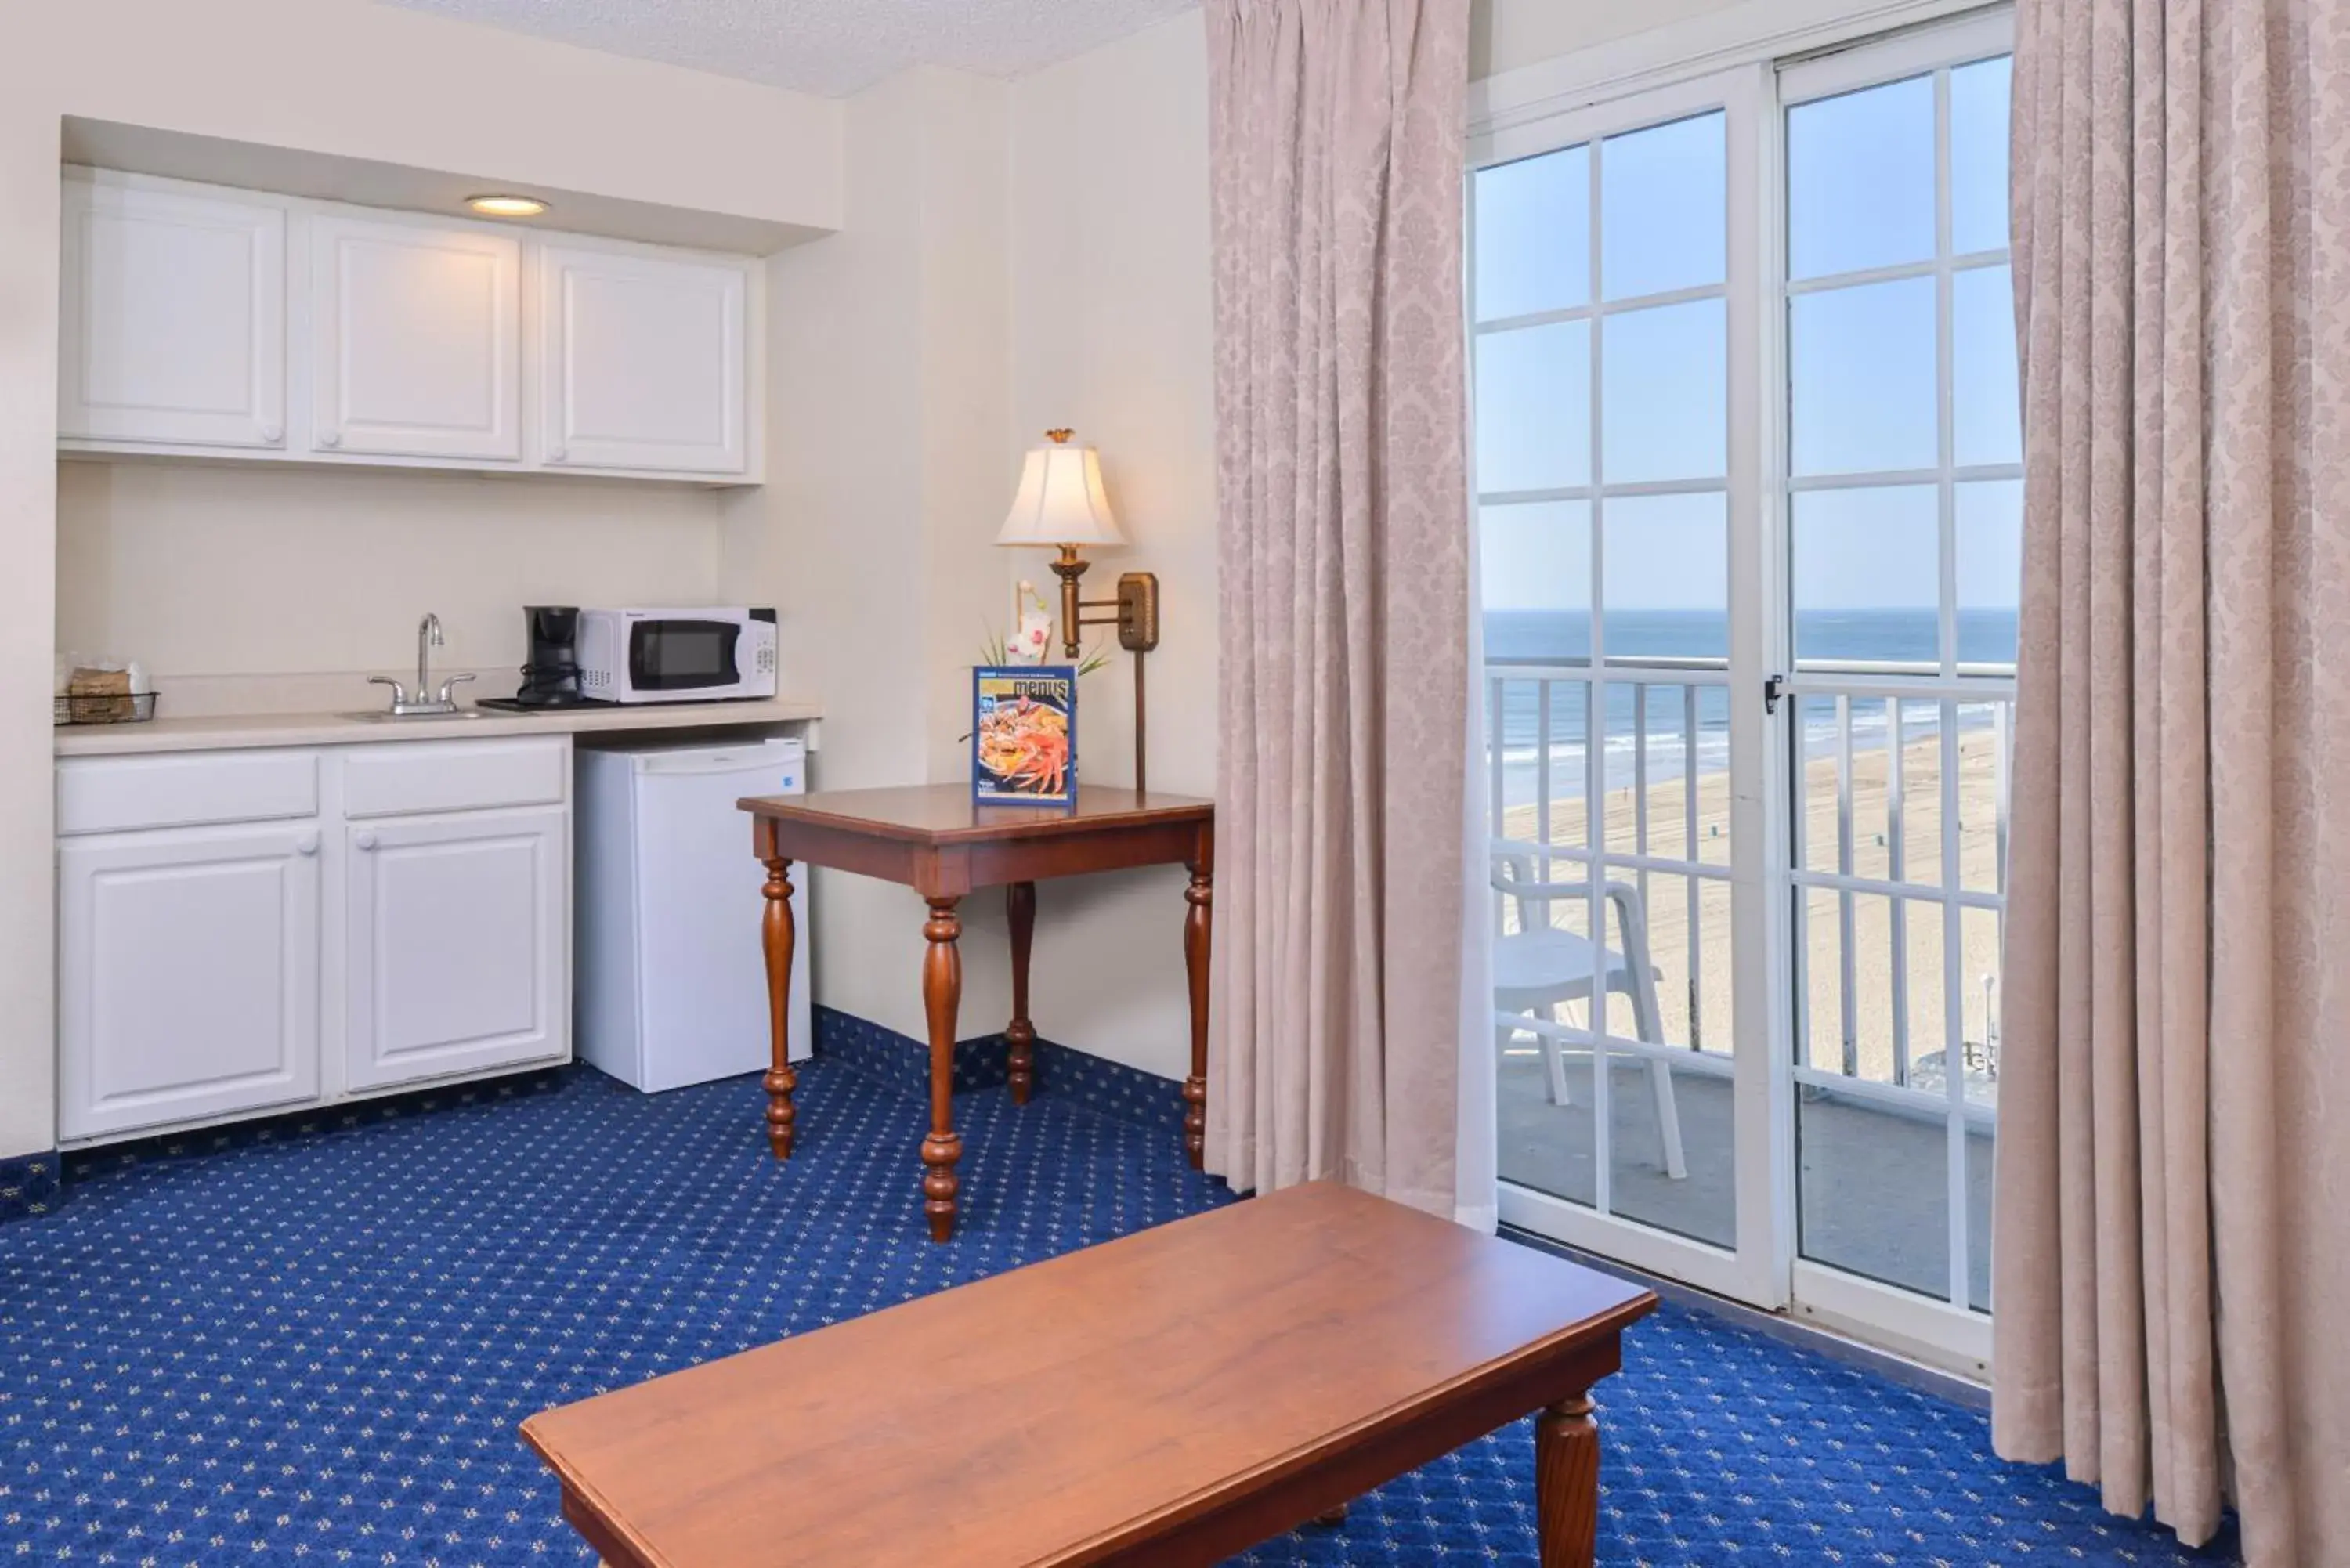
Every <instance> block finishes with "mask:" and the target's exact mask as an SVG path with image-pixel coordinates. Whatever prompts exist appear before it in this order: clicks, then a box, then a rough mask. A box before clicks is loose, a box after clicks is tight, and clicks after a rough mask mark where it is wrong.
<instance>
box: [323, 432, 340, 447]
mask: <svg viewBox="0 0 2350 1568" xmlns="http://www.w3.org/2000/svg"><path fill="white" fill-rule="evenodd" d="M318 444H319V445H320V446H323V447H338V446H340V445H342V444H343V432H342V431H319V432H318Z"/></svg>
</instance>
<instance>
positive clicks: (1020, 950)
mask: <svg viewBox="0 0 2350 1568" xmlns="http://www.w3.org/2000/svg"><path fill="white" fill-rule="evenodd" d="M1003 912H1004V915H1005V918H1006V919H1007V922H1008V923H1009V924H1010V926H1011V928H1012V1022H1011V1023H1007V1024H1005V1025H1004V1028H1003V1043H1004V1044H1005V1045H1007V1046H1008V1047H1010V1050H1009V1052H1008V1060H1007V1061H1006V1063H1005V1067H1006V1071H1007V1075H1008V1081H1009V1082H1010V1084H1011V1085H1012V1103H1013V1104H1014V1105H1015V1106H1024V1105H1026V1104H1027V1103H1028V1096H1029V1095H1030V1094H1031V1093H1033V1092H1034V1091H1035V1087H1036V1026H1035V1024H1034V1023H1030V1022H1029V1021H1028V950H1029V949H1030V947H1031V946H1032V945H1033V944H1034V942H1035V936H1036V884H1035V883H1034V882H1014V883H1013V884H1012V885H1011V886H1010V887H1008V888H1004V889H1003Z"/></svg>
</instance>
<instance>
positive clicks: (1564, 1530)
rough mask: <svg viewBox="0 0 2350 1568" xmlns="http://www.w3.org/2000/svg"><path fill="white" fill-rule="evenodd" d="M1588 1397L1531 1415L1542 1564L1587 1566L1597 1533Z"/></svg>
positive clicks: (1593, 1430) (1595, 1448)
mask: <svg viewBox="0 0 2350 1568" xmlns="http://www.w3.org/2000/svg"><path fill="white" fill-rule="evenodd" d="M1591 1412H1592V1405H1591V1397H1590V1396H1589V1395H1588V1394H1577V1395H1575V1396H1574V1397H1571V1398H1566V1399H1562V1400H1560V1401H1559V1402H1558V1403H1557V1404H1555V1405H1553V1406H1552V1407H1550V1408H1549V1409H1547V1410H1544V1412H1543V1413H1542V1414H1541V1415H1539V1416H1536V1417H1534V1517H1535V1521H1536V1524H1537V1527H1538V1528H1539V1530H1540V1532H1541V1544H1542V1568H1591V1562H1592V1557H1593V1555H1594V1553H1595V1552H1596V1551H1597V1550H1598V1539H1599V1424H1598V1423H1597V1422H1596V1421H1595V1420H1593V1419H1592V1415H1591Z"/></svg>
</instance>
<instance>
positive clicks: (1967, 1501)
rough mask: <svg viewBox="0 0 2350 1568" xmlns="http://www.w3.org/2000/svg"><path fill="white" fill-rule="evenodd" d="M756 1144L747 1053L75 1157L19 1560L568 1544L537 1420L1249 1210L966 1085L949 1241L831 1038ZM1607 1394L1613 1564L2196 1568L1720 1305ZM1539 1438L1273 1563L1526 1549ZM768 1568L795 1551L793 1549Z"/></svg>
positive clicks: (1099, 1133) (452, 1552)
mask: <svg viewBox="0 0 2350 1568" xmlns="http://www.w3.org/2000/svg"><path fill="white" fill-rule="evenodd" d="M803 1085H804V1088H803V1092H802V1096H801V1104H802V1106H803V1114H802V1116H801V1119H800V1127H802V1129H803V1136H804V1142H803V1145H802V1148H801V1152H800V1154H799V1156H798V1158H795V1159H794V1160H793V1161H792V1163H791V1164H790V1165H788V1166H781V1167H779V1166H776V1165H775V1164H773V1163H772V1162H771V1161H769V1160H768V1158H766V1155H765V1151H764V1143H763V1142H762V1140H761V1139H760V1137H758V1133H757V1127H758V1121H757V1117H758V1107H759V1105H760V1096H759V1093H758V1089H757V1086H756V1084H755V1082H754V1080H751V1079H737V1080H733V1081H731V1082H728V1083H724V1084H718V1085H709V1086H707V1087H705V1088H701V1089H693V1090H687V1091H683V1092H681V1093H677V1094H671V1095H665V1096H660V1097H659V1098H654V1099H647V1098H644V1097H641V1096H638V1095H636V1094H634V1093H633V1092H631V1091H629V1090H627V1089H624V1088H622V1087H620V1086H619V1085H615V1084H613V1083H611V1082H610V1081H609V1080H607V1079H605V1078H602V1077H600V1076H598V1075H595V1074H594V1073H592V1072H587V1071H585V1070H576V1071H571V1072H567V1073H566V1074H564V1075H561V1076H560V1077H559V1078H557V1079H556V1082H555V1084H554V1085H553V1086H552V1087H551V1089H550V1090H549V1091H548V1092H546V1093H541V1094H531V1095H519V1096H512V1097H509V1098H504V1099H498V1098H495V1097H491V1098H488V1099H485V1100H484V1101H481V1102H478V1103H474V1104H471V1105H463V1104H460V1105H450V1106H442V1107H441V1108H437V1109H432V1110H427V1111H421V1112H415V1113H411V1114H405V1115H402V1116H399V1117H397V1118H395V1119H390V1120H381V1121H376V1122H373V1123H371V1124H369V1125H363V1126H359V1127H352V1128H349V1129H347V1130H338V1131H332V1132H327V1133H322V1134H317V1135H315V1136H308V1137H301V1136H296V1137H275V1138H273V1139H271V1140H270V1141H266V1142H262V1143H257V1144H253V1145H251V1146H249V1147H236V1148H231V1149H229V1150H227V1151H225V1152H219V1153H209V1154H203V1155H199V1156H194V1157H191V1158H178V1159H161V1160H155V1159H151V1160H146V1161H143V1162H138V1163H127V1162H112V1163H113V1165H114V1167H115V1168H110V1169H109V1168H100V1169H99V1170H98V1171H97V1172H96V1173H91V1172H88V1171H87V1170H85V1171H84V1172H83V1173H81V1175H80V1177H79V1180H78V1188H77V1190H76V1191H75V1192H74V1194H73V1196H72V1199H71V1200H70V1201H69V1202H68V1204H66V1206H65V1207H64V1209H63V1210H62V1211H60V1212H59V1213H57V1215H55V1216H53V1217H50V1218H47V1219H43V1220H28V1221H24V1222H21V1223H17V1224H14V1225H10V1226H6V1227H0V1560H5V1561H7V1562H24V1563H76V1564H78V1563H124V1564H158V1565H176V1564H184V1563H208V1564H209V1563H271V1564H275V1563H289V1564H290V1563H369V1564H407V1563H419V1564H448V1565H454V1564H469V1563H579V1562H584V1561H587V1560H588V1553H587V1552H586V1551H585V1550H584V1548H583V1547H582V1546H581V1545H580V1543H579V1542H578V1541H577V1538H576V1537H574V1536H573V1535H572V1534H571V1533H570V1532H569V1531H568V1530H567V1528H566V1526H565V1525H564V1524H563V1522H562V1521H561V1520H560V1518H559V1517H558V1516H557V1514H556V1492H555V1489H554V1487H553V1486H552V1485H550V1484H549V1483H548V1480H547V1479H546V1476H545V1474H544V1472H543V1471H542V1470H541V1469H540V1468H539V1466H538V1464H537V1462H536V1460H535V1459H533V1458H532V1457H531V1456H530V1455H529V1454H528V1453H527V1452H526V1451H525V1449H523V1447H522V1445H521V1443H520V1442H519V1441H518V1440H517V1439H516V1438H515V1424H516V1423H517V1422H518V1421H520V1420H521V1419H522V1418H523V1417H525V1416H526V1415H528V1414H530V1413H531V1412H532V1411H534V1410H536V1409H539V1408H540V1407H544V1406H547V1405H551V1404H556V1403H559V1402H562V1401H565V1400H569V1399H575V1398H578V1397H583V1396H586V1395H587V1394H590V1393H594V1392H596V1391H598V1390H599V1389H604V1388H608V1387H611V1386H617V1385H621V1384H626V1383H630V1382H634V1381H636V1380H638V1379H640V1378H644V1377H649V1376H652V1375H654V1374H656V1373H659V1372H662V1371H666V1370H668V1369H670V1368H672V1367H676V1366H683V1365H686V1364H688V1363H691V1362H693V1361H697V1360H702V1359H706V1358H708V1357H712V1356H717V1355H726V1354H728V1353H730V1352H733V1351H736V1350H741V1349H743V1348H745V1347H747V1346H750V1345H757V1344H761V1343H763V1342H764V1341H768V1340H772V1339H775V1338H776V1337H779V1336H781V1335H783V1334H791V1333H795V1332H800V1331H804V1330H806V1329H810V1328H814V1327H816V1326H817V1325H819V1324H827V1323H832V1322H836V1321H837V1320H839V1319H841V1318H845V1317H849V1316H853V1315H855V1314H859V1313H864V1312H869V1311H872V1310H873V1309H874V1308H876V1307H880V1306H884V1305H887V1304H889V1303H893V1302H898V1301H903V1300H905V1299H907V1298H908V1297H910V1296H914V1295H917V1294H920V1293H923V1292H927V1291H933V1290H939V1289H941V1288H943V1287H945V1286H948V1285H952V1284H957V1283H960V1282H963V1281H965V1280H969V1279H972V1278H975V1277H977V1276H979V1275H983V1274H986V1273H990V1272H994V1271H996V1270H1000V1269H1004V1268H1009V1267H1011V1266H1013V1265H1014V1264H1016V1263H1022V1262H1029V1261H1031V1260H1034V1259H1037V1258H1043V1257H1046V1256H1049V1255H1051V1254H1053V1253H1055V1252H1060V1251H1066V1250H1068V1249H1070V1248H1073V1247H1079V1246H1083V1245H1086V1244H1087V1243H1090V1242H1094V1241H1102V1240H1105V1239H1107V1238H1109V1237H1112V1236H1116V1235H1119V1234H1121V1233H1123V1232H1126V1231H1132V1230H1135V1229H1137V1228H1138V1227H1141V1226H1146V1225H1151V1224H1156V1223H1158V1222H1159V1221H1161V1220H1170V1219H1173V1218H1175V1217H1177V1216H1179V1215H1181V1214H1185V1213H1189V1212H1191V1211H1193V1210H1199V1209H1202V1208H1206V1207H1209V1206H1211V1205H1213V1204H1216V1203H1219V1202H1223V1201H1228V1200H1229V1196H1228V1195H1227V1194H1225V1193H1224V1192H1223V1189H1222V1188H1221V1186H1219V1185H1217V1184H1215V1183H1211V1182H1209V1181H1207V1180H1205V1179H1201V1178H1200V1177H1197V1176H1195V1175H1193V1174H1192V1173H1191V1171H1190V1170H1189V1169H1187V1168H1185V1166H1184V1165H1183V1163H1182V1160H1181V1158H1180V1151H1179V1140H1178V1139H1177V1138H1176V1137H1174V1136H1172V1134H1171V1131H1170V1130H1166V1129H1161V1128H1157V1127H1142V1126H1139V1125H1135V1124H1132V1123H1129V1122H1126V1121H1121V1120H1118V1119H1116V1118H1114V1117H1111V1116H1103V1115H1099V1114H1097V1113H1096V1112H1095V1111H1092V1110H1089V1109H1087V1108H1085V1107H1084V1106H1080V1105H1078V1104H1076V1103H1075V1102H1072V1101H1069V1100H1066V1099H1063V1100H1055V1098H1053V1097H1051V1096H1050V1095H1049V1094H1048V1095H1046V1096H1044V1097H1041V1098H1040V1099H1039V1100H1038V1101H1037V1102H1036V1103H1035V1104H1034V1105H1032V1106H1029V1107H1027V1108H1026V1109H1025V1110H1016V1109H1015V1108H1014V1106H1012V1105H1011V1104H1010V1103H1009V1101H1008V1099H1007V1098H1006V1097H1005V1096H1004V1094H1003V1091H1002V1090H1001V1089H993V1090H984V1091H981V1092H978V1093H974V1094H972V1095H970V1096H963V1097H962V1110H961V1116H962V1121H963V1125H964V1127H965V1132H966V1137H967V1139H968V1143H967V1153H966V1155H965V1158H964V1162H963V1167H962V1168H963V1173H964V1177H965V1180H964V1184H963V1191H964V1196H965V1198H966V1199H967V1204H968V1207H967V1209H966V1217H965V1222H964V1226H963V1230H962V1233H961V1236H960V1237H959V1239H958V1240H957V1241H955V1242H954V1243H953V1244H952V1245H951V1246H949V1247H944V1248H938V1247H932V1246H931V1245H930V1244H929V1243H928V1242H927V1241H923V1240H922V1239H921V1236H920V1221H919V1215H918V1213H917V1212H916V1208H917V1206H916V1204H915V1203H914V1201H913V1198H914V1192H915V1188H914V1181H915V1176H916V1170H915V1162H914V1159H913V1143H914V1140H915V1137H916V1135H917V1128H918V1126H919V1122H920V1115H921V1113H920V1106H919V1102H917V1101H915V1100H913V1099H911V1098H910V1097H908V1096H906V1095H904V1094H903V1093H902V1092H901V1091H900V1090H899V1089H897V1088H894V1087H891V1086H888V1085H883V1084H880V1083H879V1082H877V1081H875V1080H874V1079H872V1078H868V1077H863V1076H859V1075H857V1074H856V1073H854V1072H850V1071H846V1070H844V1069H843V1068H842V1067H840V1066H839V1065H837V1064H832V1063H819V1064H816V1065H815V1066H813V1067H811V1068H810V1069H809V1070H808V1071H807V1072H806V1074H805V1075H803ZM1600 1395H1601V1398H1602V1402H1603V1403H1602V1421H1603V1429H1604V1430H1605V1432H1606V1434H1607V1440H1608V1444H1609V1447H1608V1449H1607V1469H1606V1472H1605V1487H1606V1491H1605V1507H1606V1517H1605V1519H1604V1521H1603V1523H1602V1525H1601V1533H1600V1558H1601V1561H1602V1562H1604V1563H1624V1564H1630V1563H1643V1564H1648V1563H1653V1564H1685V1563H1705V1564H1717V1563H1765V1562H1769V1563H1904V1564H1907V1563H1949V1564H1976V1563H1999V1564H2054V1563H2068V1564H2070V1563H2142V1564H2158V1563H2160V1564H2168V1563H2190V1562H2192V1563H2209V1562H2212V1561H2215V1560H2216V1559H2214V1558H2211V1557H2204V1556H2200V1555H2198V1554H2194V1553H2187V1552H2181V1551H2179V1549H2178V1547H2177V1545H2176V1544H2175V1543H2174V1542H2172V1541H2171V1539H2170V1538H2169V1536H2168V1534H2166V1533H2164V1532H2158V1531H2155V1530H2153V1529H2151V1528H2141V1527H2137V1526H2134V1525H2129V1524H2126V1523H2117V1522H2115V1521H2110V1520H2108V1519H2106V1517H2105V1516H2104V1515H2102V1514H2100V1513H2099V1512H2098V1511H2097V1509H2096V1504H2095V1497H2094V1496H2093V1495H2091V1494H2090V1493H2089V1492H2088V1491H2087V1490H2083V1489H2079V1488H2075V1487H2071V1486H2068V1485H2066V1484H2065V1483H2064V1481H2063V1480H2060V1479H2058V1478H2057V1477H2056V1476H2054V1474H2053V1473H2052V1472H2050V1471H2046V1470H2039V1469H2022V1468H2019V1467H2014V1466H2009V1465H2002V1464H2001V1463H2000V1462H1998V1461H1997V1460H1995V1459H1991V1457H1990V1454H1989V1449H1988V1438H1987V1433H1986V1428H1985V1423H1984V1421H1983V1420H1982V1419H1981V1417H1978V1416H1976V1415H1973V1414H1971V1413H1969V1412H1967V1411H1964V1410H1961V1409H1959V1408H1957V1407H1952V1406H1949V1405H1946V1404H1943V1403H1941V1402H1939V1401H1937V1400H1935V1399H1932V1398H1929V1397H1925V1396H1923V1395H1920V1394H1917V1393H1913V1392H1911V1391H1909V1390H1907V1389H1905V1388H1901V1387H1898V1386H1894V1385H1891V1384H1889V1383H1886V1382H1883V1381H1881V1380H1878V1379H1876V1378H1874V1377H1871V1376H1866V1375H1865V1374H1862V1373H1860V1372H1857V1371H1855V1370H1852V1369H1850V1368H1847V1367H1845V1366H1839V1365H1836V1364H1834V1363H1831V1362H1827V1361H1825V1360H1821V1359H1818V1358H1816V1357H1814V1356H1811V1355H1806V1354H1804V1353H1802V1352H1800V1351H1796V1350H1794V1349H1791V1348H1789V1347H1787V1346H1785V1345H1782V1344H1780V1343H1778V1342H1776V1341H1774V1340H1773V1339H1770V1338H1768V1337H1765V1336H1763V1335H1760V1334H1754V1333H1752V1332H1749V1331H1746V1330H1743V1329H1740V1328H1736V1327H1732V1326H1729V1325H1728V1324H1724V1323H1722V1322H1721V1321H1720V1320H1718V1319H1715V1318H1712V1317H1710V1316H1707V1315H1704V1314H1697V1313H1692V1312H1689V1311H1684V1310H1680V1309H1677V1308H1674V1307H1671V1306H1668V1307H1666V1308H1665V1309H1664V1310H1663V1311H1661V1312H1659V1314H1657V1315H1656V1316H1655V1317H1653V1318H1651V1319H1649V1320H1648V1322H1647V1323H1645V1324H1642V1325H1641V1326H1640V1327H1639V1328H1638V1329H1637V1330H1636V1331H1634V1333H1633V1334H1632V1335H1631V1338H1630V1340H1629V1343H1628V1349H1627V1367H1626V1370H1625V1372H1624V1373H1623V1375H1622V1376H1619V1377H1617V1378H1615V1379H1613V1380H1611V1381H1610V1382H1609V1383H1608V1384H1607V1385H1605V1386H1603V1387H1602V1389H1601V1391H1600ZM1530 1470H1531V1465H1530V1439H1529V1438H1528V1436H1527V1433H1526V1432H1525V1430H1524V1429H1523V1427H1521V1428H1514V1429H1512V1430H1509V1431H1506V1432H1503V1433H1502V1434H1500V1435H1499V1436H1498V1437H1497V1438H1492V1439H1488V1440H1486V1441H1483V1442H1480V1443H1476V1444H1473V1445H1471V1447H1469V1448H1467V1449H1462V1450H1461V1452H1459V1453H1457V1454H1455V1455H1453V1456H1451V1458H1449V1459H1445V1460H1443V1461H1441V1462H1440V1463H1437V1464H1434V1465H1431V1466H1430V1467H1428V1468H1427V1469H1423V1470H1420V1471H1418V1472H1416V1473H1414V1474H1412V1475H1410V1476H1408V1477H1406V1478H1404V1479H1403V1480H1399V1481H1397V1482H1395V1483H1394V1484H1392V1485H1390V1486H1388V1487H1386V1488H1384V1489H1382V1490H1380V1491H1378V1493H1376V1494H1374V1495H1373V1496H1372V1497H1370V1498H1368V1499H1366V1500H1364V1501H1360V1502H1358V1503H1357V1505H1356V1507H1355V1509H1354V1511H1353V1513H1352V1515H1351V1517H1350V1518H1349V1520H1348V1521H1347V1524H1346V1525H1345V1527H1344V1528H1343V1529H1338V1530H1321V1529H1312V1528H1309V1529H1307V1530H1305V1531H1304V1532H1300V1533H1298V1534H1296V1535H1293V1536H1288V1537H1284V1538H1283V1539H1281V1540H1277V1541H1274V1542H1268V1543H1266V1544H1265V1545H1263V1546H1262V1547H1260V1548H1258V1549H1257V1550H1255V1551H1254V1552H1250V1553H1248V1554H1247V1555H1246V1556H1245V1557H1244V1558H1243V1561H1244V1562H1246V1563H1265V1564H1273V1563H1282V1564H1290V1563H1331V1564H1336V1563H1381V1564H1418V1563H1471V1562H1473V1563H1523V1564H1532V1563H1534V1526H1533V1520H1534V1513H1533V1501H1534V1498H1533V1484H1532V1477H1531V1473H1530ZM778 1561H779V1563H781V1562H782V1561H783V1560H782V1559H779V1560H778Z"/></svg>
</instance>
